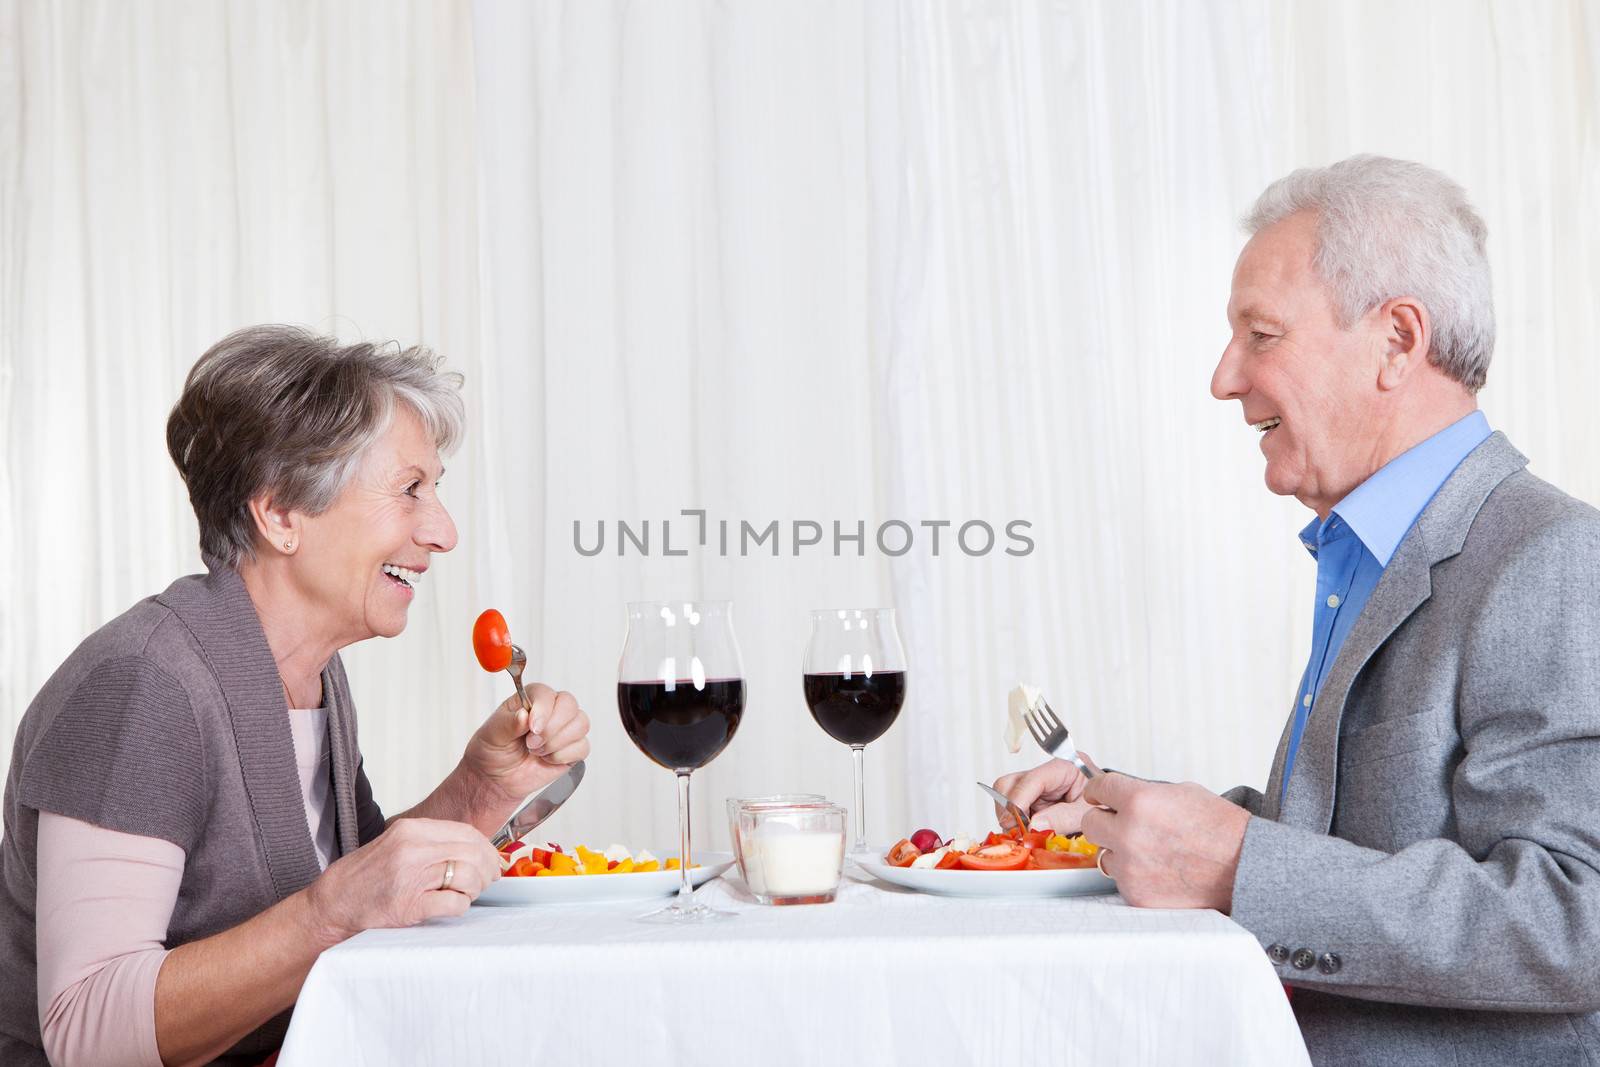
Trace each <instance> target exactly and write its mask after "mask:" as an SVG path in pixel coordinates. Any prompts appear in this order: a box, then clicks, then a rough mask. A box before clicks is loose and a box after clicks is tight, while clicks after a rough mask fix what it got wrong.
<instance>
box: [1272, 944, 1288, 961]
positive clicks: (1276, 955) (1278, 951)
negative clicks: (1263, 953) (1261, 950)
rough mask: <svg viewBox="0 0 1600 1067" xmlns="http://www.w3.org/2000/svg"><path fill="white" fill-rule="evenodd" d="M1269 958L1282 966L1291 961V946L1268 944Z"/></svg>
mask: <svg viewBox="0 0 1600 1067" xmlns="http://www.w3.org/2000/svg"><path fill="white" fill-rule="evenodd" d="M1267 959H1269V960H1271V961H1272V962H1273V963H1276V964H1278V965H1280V966H1282V965H1283V964H1285V963H1288V962H1289V947H1288V946H1287V945H1269V946H1267Z"/></svg>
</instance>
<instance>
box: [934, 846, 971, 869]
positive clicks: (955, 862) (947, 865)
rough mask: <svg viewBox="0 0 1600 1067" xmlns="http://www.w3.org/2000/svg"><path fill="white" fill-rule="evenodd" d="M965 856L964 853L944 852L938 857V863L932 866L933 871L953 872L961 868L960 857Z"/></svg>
mask: <svg viewBox="0 0 1600 1067" xmlns="http://www.w3.org/2000/svg"><path fill="white" fill-rule="evenodd" d="M965 854H966V853H964V852H954V851H952V852H946V853H945V854H944V855H942V856H940V857H939V862H938V863H935V864H934V865H933V869H934V870H936V871H949V870H954V869H955V868H957V867H959V866H961V857H962V856H964V855H965Z"/></svg>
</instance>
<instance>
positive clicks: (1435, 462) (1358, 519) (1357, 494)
mask: <svg viewBox="0 0 1600 1067" xmlns="http://www.w3.org/2000/svg"><path fill="white" fill-rule="evenodd" d="M1489 433H1490V430H1489V420H1488V419H1487V418H1485V417H1484V414H1483V412H1481V411H1474V412H1472V413H1471V414H1470V415H1466V416H1464V417H1463V418H1461V419H1458V420H1457V421H1455V422H1453V423H1451V424H1450V425H1449V426H1446V427H1445V428H1444V429H1442V430H1440V431H1439V432H1438V433H1436V434H1434V435H1433V436H1432V437H1430V438H1428V439H1427V440H1426V441H1423V442H1422V443H1421V444H1419V445H1416V446H1414V447H1412V448H1410V449H1408V450H1406V451H1405V452H1402V453H1401V454H1400V455H1398V456H1396V457H1395V458H1394V459H1391V460H1390V461H1389V462H1388V463H1386V464H1384V465H1383V466H1382V467H1381V468H1380V469H1379V470H1378V472H1377V473H1376V474H1373V475H1372V476H1371V477H1370V478H1368V479H1367V480H1366V481H1364V482H1362V483H1361V484H1360V485H1358V486H1356V487H1355V489H1353V490H1351V492H1350V495H1349V496H1347V497H1345V498H1344V499H1343V500H1341V501H1339V503H1337V504H1335V505H1334V506H1333V512H1332V513H1331V514H1330V516H1329V517H1330V519H1331V518H1332V515H1335V514H1336V515H1338V516H1339V518H1341V519H1343V520H1344V522H1345V525H1347V526H1349V527H1350V529H1352V530H1354V531H1355V534H1356V536H1357V537H1359V538H1360V539H1361V543H1362V544H1363V545H1365V546H1366V549H1367V551H1368V552H1371V553H1372V555H1373V556H1374V557H1375V558H1376V559H1377V561H1378V565H1379V566H1380V567H1387V566H1388V565H1389V560H1390V559H1391V558H1393V556H1394V553H1395V549H1397V548H1399V547H1400V541H1401V540H1402V539H1403V538H1404V537H1405V535H1406V532H1407V531H1409V530H1410V529H1411V525H1412V523H1414V522H1416V521H1417V516H1418V515H1421V514H1422V509H1423V508H1425V507H1427V506H1428V502H1429V501H1430V500H1432V499H1433V496H1434V494H1435V493H1437V492H1438V491H1439V487H1440V486H1441V485H1443V484H1444V483H1445V479H1447V478H1449V477H1450V475H1451V474H1452V473H1453V472H1454V471H1455V469H1456V467H1458V466H1460V464H1461V461H1462V460H1464V459H1466V458H1467V455H1468V453H1470V452H1471V451H1472V450H1473V449H1475V448H1477V447H1478V446H1479V445H1481V444H1482V443H1483V442H1484V441H1485V440H1486V439H1487V438H1488V436H1489ZM1318 531H1319V523H1318V522H1317V521H1315V520H1314V521H1313V522H1312V523H1311V524H1310V525H1309V526H1307V527H1306V528H1305V529H1304V530H1302V531H1301V532H1300V540H1301V541H1304V542H1307V543H1308V547H1310V546H1311V545H1315V544H1316V542H1317V537H1318ZM1312 554H1313V555H1315V554H1316V553H1315V552H1313V553H1312Z"/></svg>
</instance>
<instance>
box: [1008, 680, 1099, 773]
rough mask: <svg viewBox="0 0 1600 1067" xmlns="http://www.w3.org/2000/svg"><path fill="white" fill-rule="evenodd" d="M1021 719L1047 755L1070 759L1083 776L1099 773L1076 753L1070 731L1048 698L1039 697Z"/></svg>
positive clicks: (1076, 748) (1076, 749)
mask: <svg viewBox="0 0 1600 1067" xmlns="http://www.w3.org/2000/svg"><path fill="white" fill-rule="evenodd" d="M1022 720H1023V721H1024V722H1026V723H1027V724H1028V732H1029V733H1030V734H1032V735H1033V739H1034V740H1035V741H1037V742H1039V747H1040V748H1042V749H1044V750H1045V752H1046V753H1047V754H1048V755H1051V756H1056V757H1058V758H1060V759H1069V760H1071V761H1072V764H1073V766H1075V767H1077V768H1078V770H1079V771H1080V772H1081V773H1082V774H1083V776H1084V777H1085V778H1094V777H1096V776H1097V775H1098V774H1099V772H1098V771H1096V770H1095V769H1094V768H1093V767H1091V766H1089V765H1088V764H1087V763H1085V762H1083V758H1082V757H1081V756H1079V755H1078V747H1077V746H1076V745H1074V744H1073V743H1072V732H1071V731H1070V730H1068V729H1067V728H1066V725H1065V724H1063V723H1062V721H1061V719H1060V718H1059V717H1058V716H1057V715H1056V713H1055V709H1053V708H1052V707H1050V702H1049V701H1048V700H1046V699H1044V698H1043V697H1040V698H1039V706H1038V707H1037V708H1029V709H1028V710H1026V711H1024V712H1023V713H1022ZM1063 750H1064V751H1063Z"/></svg>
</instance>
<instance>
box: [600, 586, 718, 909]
mask: <svg viewBox="0 0 1600 1067" xmlns="http://www.w3.org/2000/svg"><path fill="white" fill-rule="evenodd" d="M744 692H745V686H744V667H743V665H742V664H741V663H740V661H739V643H738V641H736V640H735V639H734V636H733V605H732V604H731V603H730V602H728V601H726V600H699V601H693V600H673V601H664V600H656V601H646V602H640V603H632V604H629V605H628V633H627V637H626V639H625V640H624V641H623V645H622V662H621V663H620V664H619V665H618V667H617V709H618V710H619V711H620V712H621V713H622V728H623V729H624V730H626V731H627V732H628V737H629V738H631V739H632V741H633V743H634V744H635V745H638V746H639V751H640V752H643V753H644V754H645V755H646V756H649V757H650V758H651V759H652V760H654V761H655V762H656V763H658V764H660V765H661V766H663V767H665V768H666V769H667V770H669V771H671V772H673V773H674V774H676V775H677V776H678V839H679V846H680V848H679V853H678V860H679V864H680V866H681V867H682V869H683V882H682V884H681V885H680V886H679V887H678V897H677V899H676V900H675V901H673V903H672V904H670V905H668V906H667V907H665V908H662V909H661V910H660V911H657V912H652V913H651V914H649V915H646V916H643V919H644V921H646V922H676V923H683V922H710V921H714V920H718V919H731V918H733V915H732V914H731V913H729V912H725V911H717V910H715V909H713V908H708V907H706V906H705V905H704V904H696V903H695V902H694V898H693V894H694V887H693V886H692V885H691V884H690V882H689V867H690V863H691V861H690V858H689V856H690V853H689V775H690V773H691V772H692V771H693V770H694V769H695V768H696V767H703V766H705V765H706V764H707V763H710V762H711V761H712V760H713V759H715V758H716V757H717V754H718V753H720V752H721V751H722V750H723V749H724V748H726V747H728V742H729V741H731V740H733V733H734V731H735V730H737V729H738V728H739V719H740V718H741V717H742V716H743V715H744Z"/></svg>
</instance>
